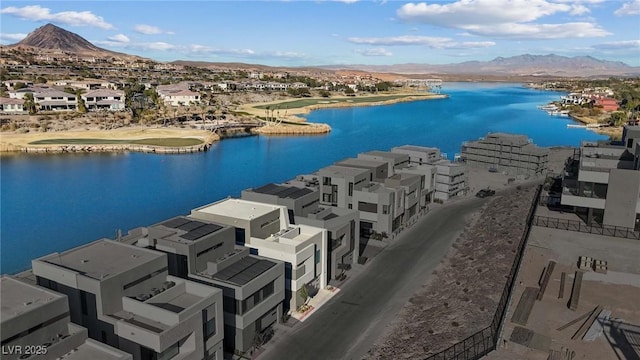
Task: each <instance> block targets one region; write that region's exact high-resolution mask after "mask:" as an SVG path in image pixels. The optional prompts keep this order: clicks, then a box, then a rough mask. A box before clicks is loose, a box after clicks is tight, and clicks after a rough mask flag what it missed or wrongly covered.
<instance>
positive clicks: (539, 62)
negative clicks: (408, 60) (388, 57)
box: [323, 54, 640, 77]
mask: <svg viewBox="0 0 640 360" xmlns="http://www.w3.org/2000/svg"><path fill="white" fill-rule="evenodd" d="M323 68H328V69H351V70H356V69H357V70H364V71H374V72H393V73H398V74H476V75H510V76H540V77H591V76H605V75H617V76H637V75H640V67H637V66H636V67H633V66H629V65H627V64H625V63H623V62H620V61H608V60H599V59H596V58H594V57H591V56H576V57H566V56H560V55H555V54H549V55H530V54H525V55H518V56H513V57H497V58H495V59H493V60H491V61H466V62H462V63H458V64H445V65H429V64H397V65H339V66H323Z"/></svg>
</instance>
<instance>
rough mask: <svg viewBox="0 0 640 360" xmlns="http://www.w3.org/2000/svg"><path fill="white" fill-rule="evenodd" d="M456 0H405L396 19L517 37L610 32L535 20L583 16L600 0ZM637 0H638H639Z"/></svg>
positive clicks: (585, 24) (590, 25)
mask: <svg viewBox="0 0 640 360" xmlns="http://www.w3.org/2000/svg"><path fill="white" fill-rule="evenodd" d="M559 1H561V2H551V1H547V0H458V1H456V2H453V3H449V4H443V5H440V4H427V3H415V4H414V3H408V4H405V5H403V6H401V7H400V8H399V9H398V10H397V15H398V18H400V19H401V20H404V21H407V22H419V23H425V24H430V25H435V26H441V27H445V28H454V29H462V30H466V31H468V32H469V33H470V34H473V35H483V36H495V37H501V38H516V39H556V38H582V37H600V36H606V35H610V33H608V32H607V31H605V30H603V29H602V28H601V27H600V26H598V25H597V24H595V23H588V22H569V23H560V24H545V23H536V22H535V21H537V20H539V19H541V18H543V17H545V16H550V15H554V14H558V13H568V14H569V15H584V14H586V13H589V12H590V11H591V10H590V9H589V8H588V7H586V6H585V5H584V4H586V3H589V4H594V3H597V2H600V1H601V0H559ZM638 1H640V0H638Z"/></svg>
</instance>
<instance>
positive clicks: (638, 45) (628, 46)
mask: <svg viewBox="0 0 640 360" xmlns="http://www.w3.org/2000/svg"><path fill="white" fill-rule="evenodd" d="M593 47H594V48H596V49H607V50H617V49H620V50H634V49H635V50H640V40H623V41H612V42H606V43H602V44H597V45H593Z"/></svg>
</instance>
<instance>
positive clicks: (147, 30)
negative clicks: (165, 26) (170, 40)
mask: <svg viewBox="0 0 640 360" xmlns="http://www.w3.org/2000/svg"><path fill="white" fill-rule="evenodd" d="M133 30H134V31H135V32H138V33H140V34H145V35H158V34H169V35H173V31H164V30H162V29H160V28H159V27H157V26H153V25H147V24H137V25H135V26H134V27H133Z"/></svg>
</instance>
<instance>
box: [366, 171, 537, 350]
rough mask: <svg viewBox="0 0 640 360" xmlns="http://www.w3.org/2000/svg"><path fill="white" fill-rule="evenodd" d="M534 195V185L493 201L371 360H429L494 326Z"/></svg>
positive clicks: (380, 343)
mask: <svg viewBox="0 0 640 360" xmlns="http://www.w3.org/2000/svg"><path fill="white" fill-rule="evenodd" d="M534 193H535V183H530V184H529V185H522V186H519V187H517V188H511V189H506V190H503V191H501V192H499V193H498V194H497V195H496V197H495V198H493V199H491V200H490V201H488V202H487V204H486V205H485V206H484V207H483V209H482V210H481V212H480V213H479V214H476V215H474V218H473V219H472V220H471V221H470V222H469V224H468V225H467V227H466V228H465V231H464V232H463V233H462V235H460V237H459V238H458V239H457V241H456V242H455V244H454V245H453V247H452V248H451V249H450V251H449V253H448V254H447V256H446V258H445V259H444V260H443V261H442V262H441V263H440V265H438V267H437V268H436V270H435V271H434V273H433V276H432V277H431V280H430V281H429V282H428V283H426V284H424V285H423V286H422V288H421V289H420V290H419V291H418V292H417V293H416V294H415V295H414V296H413V297H412V298H411V299H410V301H409V303H407V304H406V305H405V307H404V309H403V310H402V312H401V314H400V315H399V317H398V318H397V320H396V321H395V322H394V323H393V324H390V326H389V327H388V329H387V331H386V335H385V336H384V337H383V338H381V339H380V340H379V341H378V342H377V345H376V346H374V347H373V348H372V349H371V350H370V351H369V354H368V356H367V357H368V358H370V359H416V358H424V357H426V356H428V355H429V354H433V353H437V352H439V351H441V350H444V349H445V348H447V347H449V346H450V345H453V344H454V343H456V342H458V341H460V340H463V339H464V338H466V337H468V336H470V335H472V334H473V333H475V332H477V331H478V330H480V329H482V328H484V327H486V326H488V325H490V324H491V321H492V318H493V316H494V313H495V310H496V307H497V304H498V301H499V299H500V295H501V293H502V290H503V288H504V285H505V282H506V277H507V274H508V273H509V271H510V269H511V266H512V263H513V259H514V256H515V252H516V249H517V246H518V242H519V241H520V238H521V236H522V232H523V230H524V226H525V218H526V216H527V213H528V212H529V208H530V205H531V201H532V199H533V196H534Z"/></svg>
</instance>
